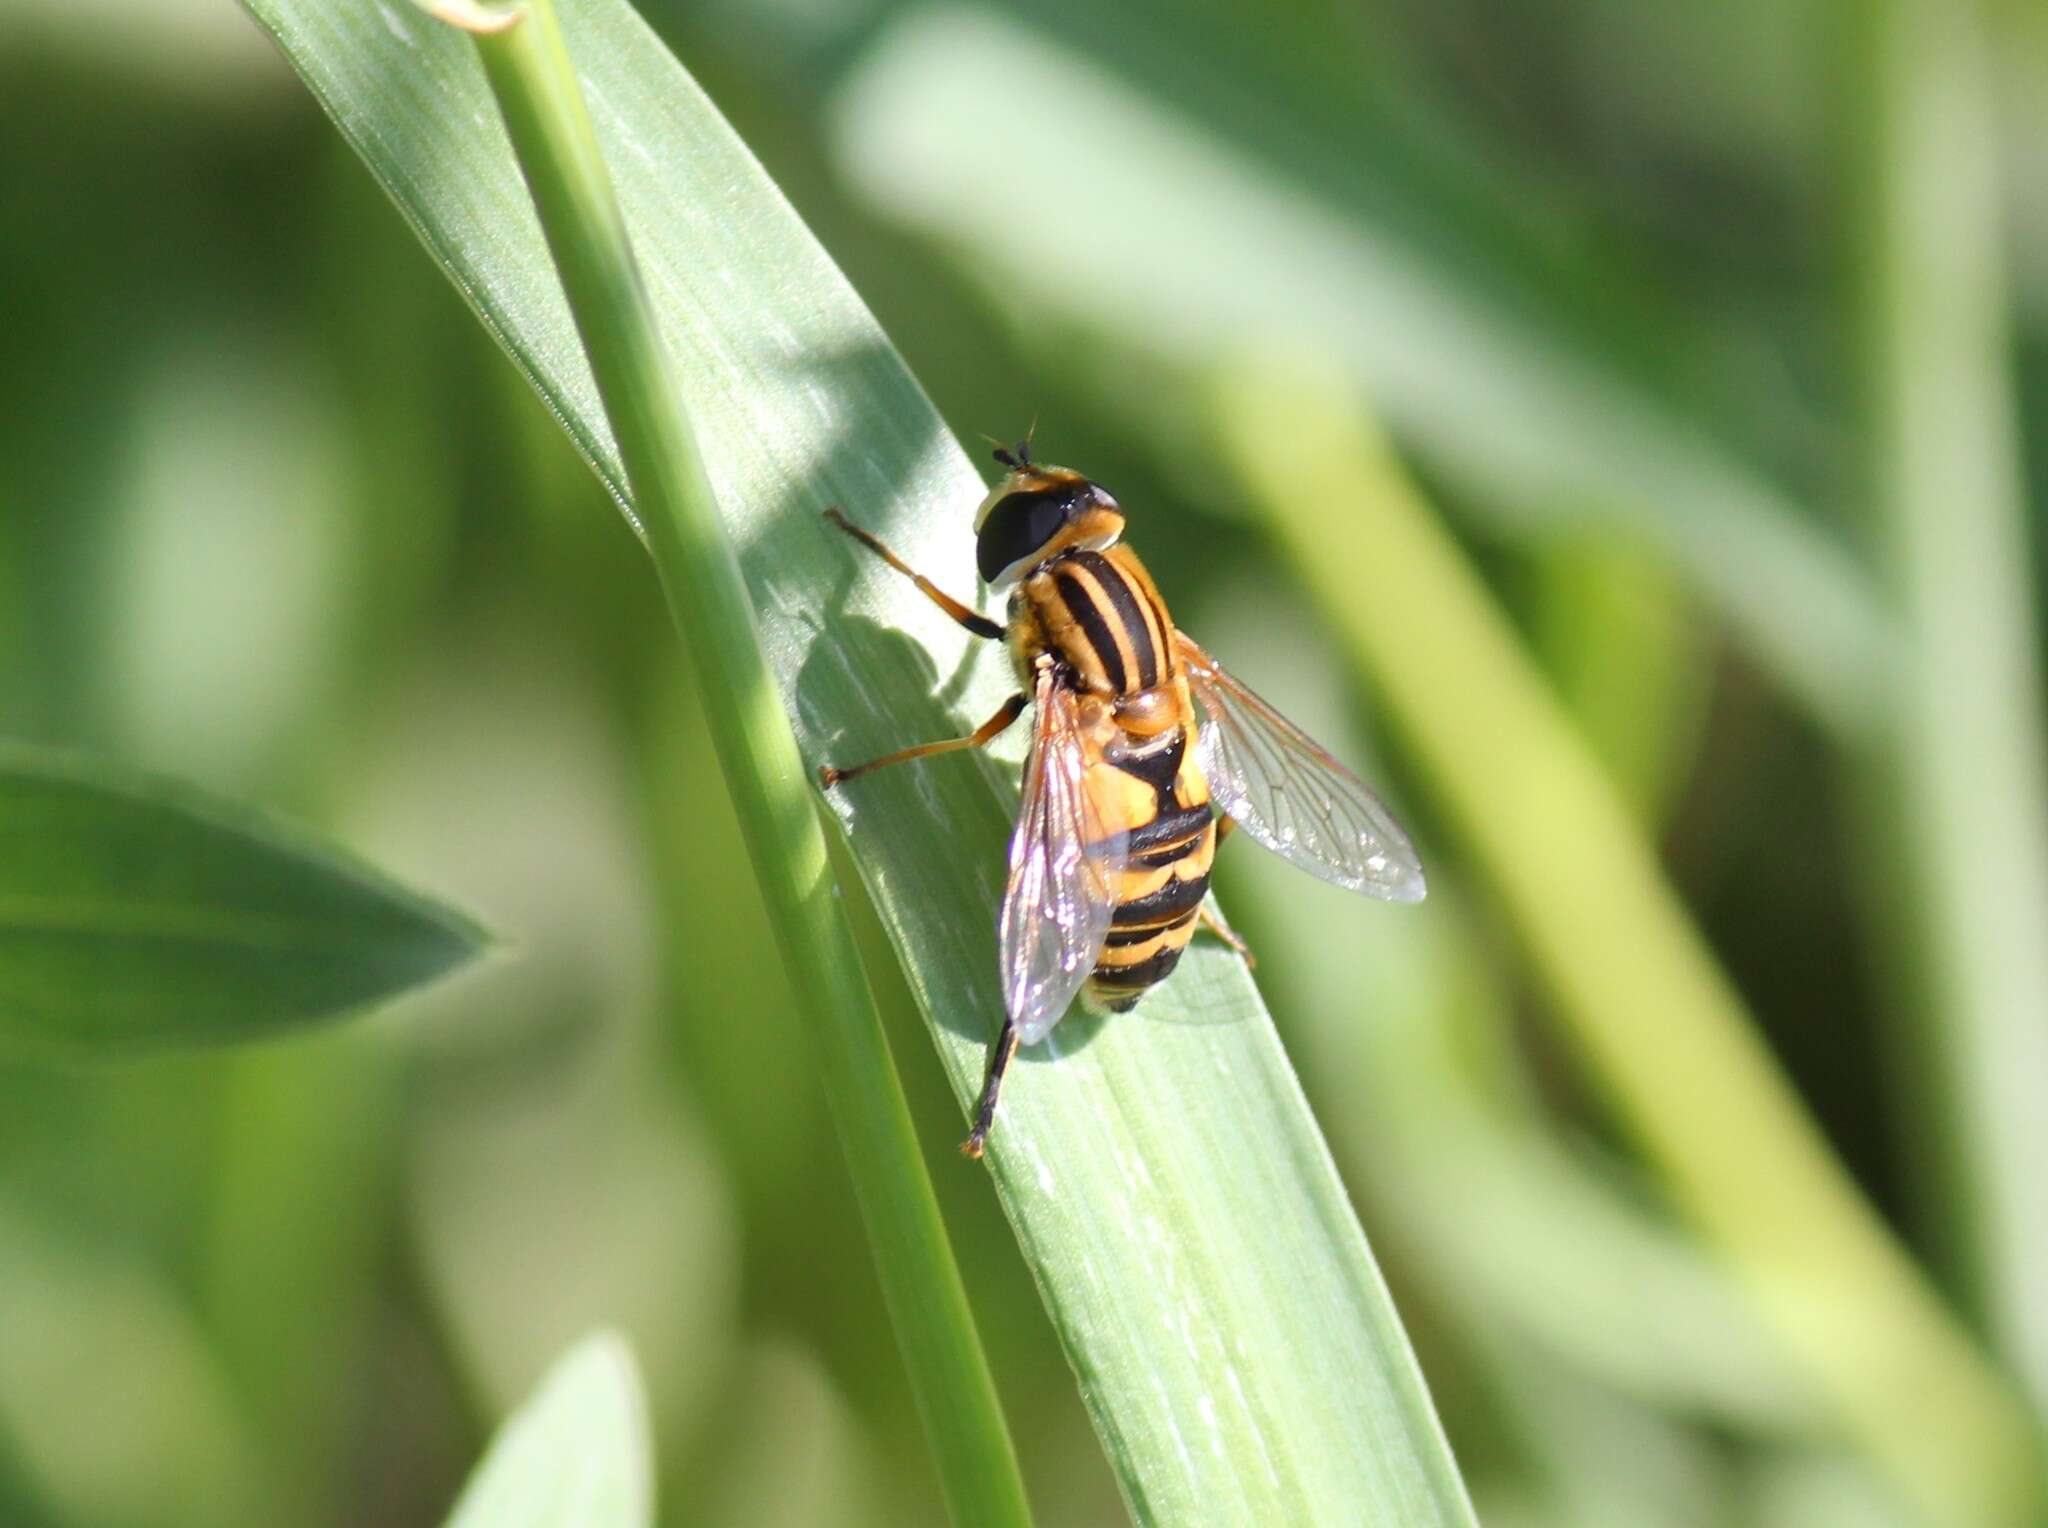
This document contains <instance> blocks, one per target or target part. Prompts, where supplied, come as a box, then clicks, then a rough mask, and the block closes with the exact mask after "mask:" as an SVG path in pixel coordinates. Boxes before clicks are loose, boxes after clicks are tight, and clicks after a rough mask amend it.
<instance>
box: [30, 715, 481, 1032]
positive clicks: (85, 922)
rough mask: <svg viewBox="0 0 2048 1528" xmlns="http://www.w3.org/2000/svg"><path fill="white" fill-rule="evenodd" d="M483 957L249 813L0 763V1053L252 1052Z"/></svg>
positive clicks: (441, 913) (43, 761) (419, 907)
mask: <svg viewBox="0 0 2048 1528" xmlns="http://www.w3.org/2000/svg"><path fill="white" fill-rule="evenodd" d="M483 943H484V937H483V935H482V933H481V932H480V931H479V930H478V929H477V928H476V927H475V926H474V925H472V924H471V923H469V922H468V921H467V920H466V919H464V918H462V917H461V916H460V915H458V914H456V913H452V912H450V911H448V910H447V909H445V908H442V907H438V906H436V905H434V904H433V903H430V902H427V901H426V900H424V899H422V898H420V897H416V896H414V895H412V894H411V893H409V892H406V891H403V890H401V889H400V888H399V887H397V886H395V885H393V884H391V883H390V882H389V881H386V880H384V879H383V878H382V877H380V876H378V875H376V874H375V873H374V872H372V871H370V870H368V869H365V868H364V867H362V866H360V865H356V864H353V863H351V862H349V861H348V860H346V859H344V858H342V857H341V856H339V855H337V854H336V853H335V852H334V851H332V850H329V849H327V848H324V847H322V846H321V845H319V844H317V843H315V842H314V841H313V840H311V839H310V838H308V837H307V836H305V835H303V834H300V833H298V832H296V831H294V830H291V829H287V828H285V827H283V826H281V825H280V824H278V823H276V822H274V821H272V820H271V819H269V818H267V817H265V816H263V815H262V814H260V813H257V812H254V811H251V810H249V809H247V808H244V807H237V806H233V805H230V804H228V803H225V802H221V801H217V800H214V799H212V798H210V797H207V796H203V795H201V794H200V793H198V792H196V791H193V790H190V789H188V788H186V787H183V786H178V785H173V784H170V783H168V782H165V781H161V780H155V779H149V778H145V777H142V776H137V775H133V774H130V773H127V772H125V771H121V770H115V769H110V768H107V767H105V766H102V765H87V764H83V763H80V762H77V761H75V760H70V759H55V758H52V757H50V756H48V755H44V754H40V753H36V752H33V751H28V750H23V749H18V748H7V749H0V1049H5V1050H7V1051H10V1052H14V1053H17V1054H28V1055H40V1056H61V1057H77V1058H88V1057H95V1056H102V1055H116V1054H122V1053H126V1052H130V1051H133V1050H138V1049H143V1050H146V1049H151V1048H159V1047H163V1046H169V1045H199V1044H220V1043H226V1042H231V1041H241V1040H258V1039H263V1038H266V1037H268V1036H271V1035H274V1034H277V1033H279V1032H280V1031H283V1030H287V1029H290V1028H292V1027H294V1026H296V1025H300V1024H305V1023H308V1022H310V1021H312V1020H315V1019H320V1018H325V1017H328V1016H330V1015H333V1014H339V1013H344V1012H347V1011H349V1010H351V1009H357V1008H363V1007H367V1006H369V1005H370V1004H373V1003H377V1002H380V1001H382V1000H383V999H385V998H388V997H391V996H393V995H395V994H397V993H399V992H402V991H404V990H405V989H406V988H408V987H412V986H415V985H418V984H420V983H422V982H427V981H431V980H433V979H434V978H435V977H437V976H440V975H441V974H443V973H444V972H446V971H449V970H451V969H453V968H454V967H455V966H458V965H460V964H461V963H462V962H463V961H465V960H467V959H469V958H470V957H471V956H472V955H474V954H475V953H476V952H477V950H478V949H479V948H480V947H481V946H482V945H483Z"/></svg>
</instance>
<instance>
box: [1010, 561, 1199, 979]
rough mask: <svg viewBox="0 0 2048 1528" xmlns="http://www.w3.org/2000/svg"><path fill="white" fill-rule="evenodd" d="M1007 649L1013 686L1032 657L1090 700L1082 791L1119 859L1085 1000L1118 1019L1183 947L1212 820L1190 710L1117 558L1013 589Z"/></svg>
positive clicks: (1182, 684) (1152, 604)
mask: <svg viewBox="0 0 2048 1528" xmlns="http://www.w3.org/2000/svg"><path fill="white" fill-rule="evenodd" d="M1010 615H1011V643H1012V648H1013V651H1014V653H1015V657H1016V660H1017V663H1018V668H1019V672H1020V673H1028V672H1030V669H1031V665H1032V664H1033V663H1034V662H1035V661H1036V659H1037V657H1038V655H1039V654H1040V653H1042V652H1050V653H1052V654H1053V655H1054V656H1055V657H1057V658H1058V659H1059V660H1060V664H1061V674H1062V678H1063V681H1064V682H1066V683H1068V684H1071V685H1072V686H1073V687H1074V688H1075V689H1076V690H1079V691H1080V692H1082V693H1083V694H1084V695H1086V696H1090V697H1093V698H1094V699H1095V702H1096V706H1097V707H1098V708H1099V710H1100V713H1101V715H1102V718H1103V722H1104V725H1103V726H1102V727H1101V728H1100V730H1099V733H1098V736H1099V737H1100V738H1101V740H1102V746H1101V748H1100V751H1099V752H1098V753H1096V755H1095V756H1094V757H1093V758H1092V759H1091V761H1090V763H1089V766H1088V772H1087V776H1086V778H1085V781H1084V788H1085V789H1086V790H1087V792H1088V794H1089V796H1090V797H1091V798H1092V800H1093V803H1094V806H1095V812H1096V816H1097V817H1098V819H1099V820H1100V822H1101V824H1102V825H1103V827H1104V828H1106V829H1107V830H1108V831H1110V832H1120V833H1123V834H1125V835H1126V843H1127V847H1128V854H1129V858H1128V860H1127V862H1126V864H1125V868H1124V870H1123V871H1122V879H1121V884H1120V885H1119V887H1118V892H1117V908H1116V912H1115V914H1114V916H1113V918H1112V920H1111V923H1110V930H1109V936H1108V938H1107V940H1106V941H1105V942H1104V944H1103V948H1102V952H1101V955H1100V956H1099V957H1098V959H1097V961H1096V965H1095V970H1094V973H1093V974H1092V975H1091V976H1090V977H1089V978H1088V985H1087V987H1086V988H1085V989H1084V990H1085V995H1086V996H1087V997H1088V998H1089V999H1090V1000H1091V1002H1092V1003H1093V1004H1094V1005H1095V1006H1098V1007H1103V1008H1108V1009H1110V1010H1111V1011H1113V1012H1121V1011H1123V1010H1124V1009H1127V1008H1129V1007H1131V1006H1132V1005H1133V1004H1134V1003H1136V1002H1137V1001H1138V999H1139V998H1140V997H1142V996H1143V995H1144V994H1145V992H1146V990H1147V989H1148V988H1150V987H1152V986H1153V985H1155V984H1156V983H1158V982H1161V981H1163V980H1165V978H1166V976H1167V974H1168V973H1169V972H1171V971H1172V970H1173V968H1174V966H1175V965H1177V964H1178V963H1179V961H1180V957H1181V952H1182V951H1183V950H1185V949H1186V948H1187V946H1188V941H1189V940H1190V939H1191V938H1192V937H1193V936H1194V931H1195V922H1196V919H1197V917H1198V916H1199V914H1200V912H1201V906H1202V899H1203V897H1204V896H1206V895H1207V893H1208V889H1209V866H1210V863H1211V861H1212V860H1213V858H1214V856H1215V852H1216V833H1217V829H1216V817H1215V813H1214V811H1213V810H1212V809H1211V807H1210V805H1209V786H1208V782H1207V781H1206V780H1204V779H1203V778H1202V772H1201V769H1200V768H1199V766H1197V764H1196V763H1195V758H1194V749H1193V747H1192V746H1191V745H1192V744H1193V742H1194V739H1195V714H1194V705H1193V702H1192V700H1191V698H1190V696H1189V694H1188V687H1187V680H1186V678H1185V677H1184V676H1183V675H1182V674H1181V672H1180V665H1179V663H1178V661H1177V660H1176V659H1175V657H1174V647H1173V623H1172V621H1171V619H1170V618H1169V617H1168V615H1167V613H1166V607H1165V604H1164V603H1163V602H1162V601H1161V600H1160V598H1159V591H1158V590H1157V589H1156V588H1155V587H1154V586H1153V583H1152V579H1151V576H1150V575H1149V574H1148V573H1147V572H1146V571H1145V566H1144V564H1143V563H1141V562H1139V561H1138V558H1137V555H1136V554H1135V553H1133V552H1132V551H1131V550H1130V549H1129V548H1127V547H1123V546H1117V547H1112V548H1110V549H1109V550H1108V551H1103V552H1095V551H1073V552H1068V553H1066V554H1064V555H1062V556H1059V557H1056V558H1055V559H1053V560H1052V561H1051V562H1048V563H1047V564H1045V565H1044V566H1043V567H1041V568H1039V569H1038V570H1037V571H1036V572H1034V573H1033V574H1032V575H1031V576H1030V577H1029V578H1028V579H1026V580H1025V581H1024V583H1023V584H1022V585H1021V586H1020V587H1019V589H1018V591H1017V593H1016V596H1015V598H1014V599H1013V601H1012V604H1011V611H1010Z"/></svg>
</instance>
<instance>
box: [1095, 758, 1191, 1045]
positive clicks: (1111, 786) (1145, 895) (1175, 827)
mask: <svg viewBox="0 0 2048 1528" xmlns="http://www.w3.org/2000/svg"><path fill="white" fill-rule="evenodd" d="M1192 732H1193V726H1192V723H1189V724H1188V725H1187V726H1184V727H1183V726H1176V727H1174V728H1173V729H1172V730H1171V731H1170V732H1168V733H1166V734H1163V735H1162V736H1161V737H1159V738H1152V739H1146V740H1144V742H1145V744H1146V747H1147V751H1146V752H1145V753H1141V754H1137V755H1136V756H1134V757H1127V758H1125V759H1122V760H1113V759H1104V760H1103V761H1102V762H1101V763H1099V764H1095V765H1092V766H1090V769H1089V773H1088V779H1087V782H1086V783H1087V788H1088V790H1089V792H1090V794H1091V795H1092V796H1093V797H1094V798H1095V802H1096V805H1097V808H1098V810H1100V811H1102V812H1103V815H1104V817H1105V819H1106V820H1107V819H1108V818H1109V814H1110V811H1111V810H1120V812H1121V814H1122V817H1121V820H1122V823H1123V825H1124V828H1123V830H1124V832H1125V833H1126V834H1127V835H1128V838H1127V840H1126V842H1127V845H1128V848H1129V854H1130V857H1129V859H1128V860H1127V861H1126V863H1125V866H1124V870H1123V884H1122V885H1121V886H1120V887H1119V888H1118V892H1117V908H1116V912H1115V913H1114V914H1113V915H1112V916H1111V919H1110V927H1109V937H1108V938H1107V939H1106V940H1105V941H1104V942H1103V946H1102V953H1101V955H1100V956H1098V957H1097V958H1096V962H1095V971H1094V973H1093V974H1092V975H1091V976H1090V977H1089V978H1088V986H1087V988H1086V992H1087V994H1088V996H1089V997H1090V998H1091V999H1092V1000H1093V1001H1094V1002H1095V1003H1096V1004H1098V1005H1100V1006H1101V1007H1104V1008H1107V1009H1109V1010H1110V1011H1111V1012H1122V1011H1123V1010H1124V1009H1126V1008H1129V1007H1130V1006H1131V1005H1132V1004H1133V1003H1135V1002H1137V1001H1138V999H1139V998H1140V997H1142V996H1144V994H1145V991H1146V989H1147V988H1149V987H1151V986H1153V985H1154V984H1155V983H1157V982H1161V981H1164V980H1165V979H1166V977H1167V975H1168V974H1169V973H1170V972H1171V971H1172V970H1173V968H1174V967H1175V966H1176V965H1178V964H1179V963H1180V957H1181V951H1183V950H1185V949H1186V948H1187V947H1188V941H1189V940H1190V939H1192V938H1193V937H1194V933H1195V920H1196V919H1197V918H1198V917H1199V916H1200V914H1201V909H1202V898H1203V897H1204V896H1206V895H1207V894H1208V891H1209V867H1210V864H1211V863H1212V862H1213V861H1214V859H1215V855H1216V815H1215V812H1214V811H1213V810H1212V809H1211V807H1210V805H1209V786H1208V782H1207V781H1206V780H1204V779H1203V778H1202V771H1201V770H1200V768H1199V767H1197V765H1196V764H1195V760H1194V756H1193V753H1192V750H1190V749H1189V747H1188V744H1189V742H1190V741H1191V740H1192ZM1131 741H1132V742H1136V741H1138V740H1136V739H1132V740H1131ZM1099 771H1114V772H1115V774H1116V775H1117V776H1118V777H1120V778H1117V779H1114V780H1112V779H1109V778H1107V777H1106V776H1103V775H1101V774H1099V773H1098V772H1099ZM1132 787H1136V789H1133V788H1132ZM1112 802H1113V803H1114V807H1112V806H1111V803H1112Z"/></svg>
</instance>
